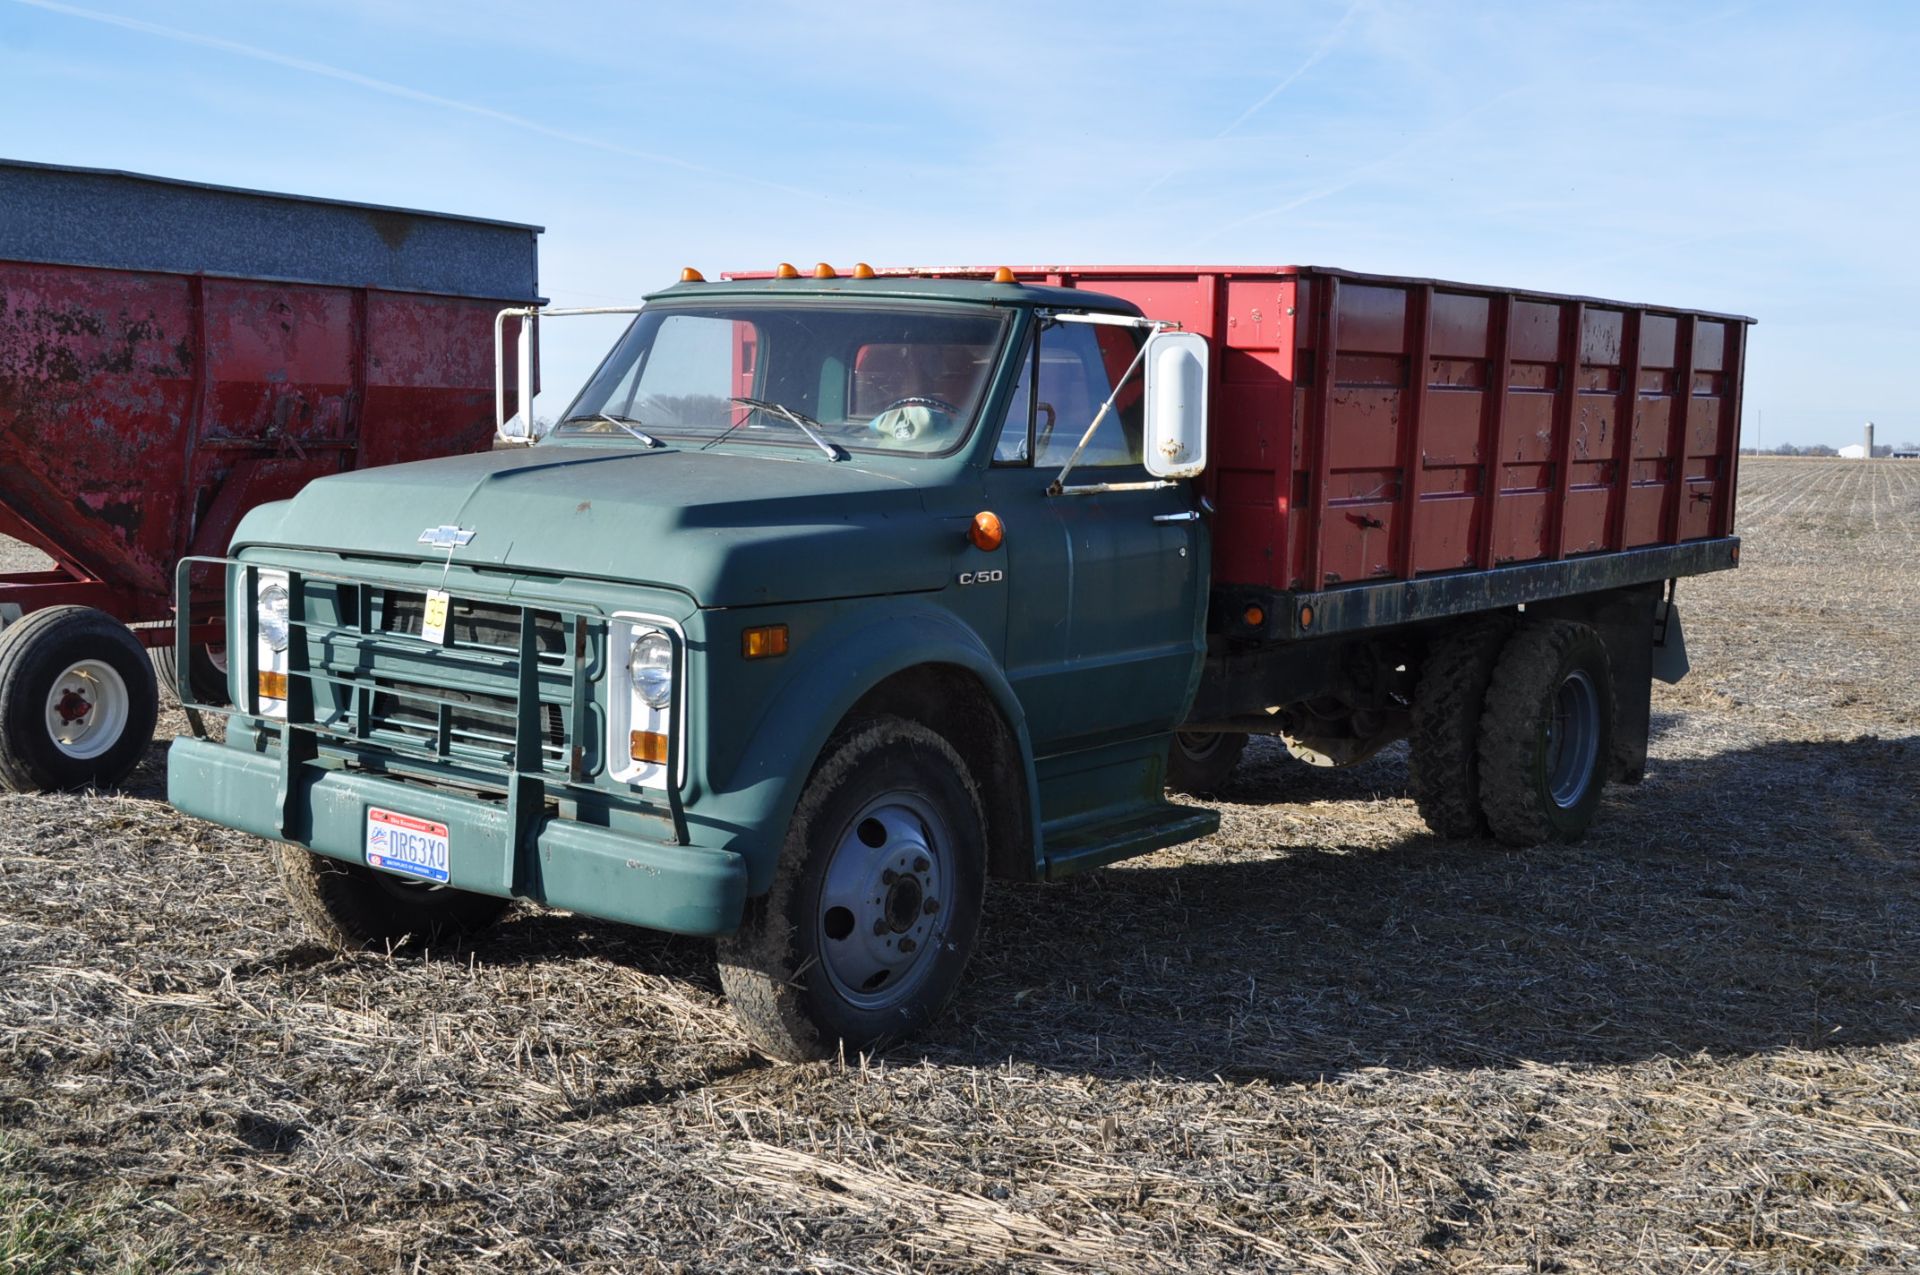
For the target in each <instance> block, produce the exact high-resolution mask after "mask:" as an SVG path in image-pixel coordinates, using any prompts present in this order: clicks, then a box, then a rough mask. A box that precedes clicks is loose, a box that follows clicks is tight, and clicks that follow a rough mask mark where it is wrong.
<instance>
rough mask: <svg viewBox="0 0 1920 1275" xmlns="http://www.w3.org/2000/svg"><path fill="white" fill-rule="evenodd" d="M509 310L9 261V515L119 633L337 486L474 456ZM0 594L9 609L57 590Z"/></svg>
mask: <svg viewBox="0 0 1920 1275" xmlns="http://www.w3.org/2000/svg"><path fill="white" fill-rule="evenodd" d="M497 309H498V303H496V302H492V301H485V300H475V299H466V298H451V297H442V296H430V295H424V294H413V293H401V292H382V291H377V290H371V289H359V288H340V287H327V286H320V285H313V284H289V283H268V282H261V281H256V280H246V279H220V278H207V277H202V276H196V275H182V274H169V273H160V272H139V271H128V270H108V269H96V268H90V267H82V266H64V265H39V264H25V263H19V262H9V261H0V506H3V507H4V508H5V509H6V510H7V511H8V517H7V518H6V519H5V521H4V524H0V525H4V527H5V528H7V529H10V530H11V531H16V532H24V533H26V535H27V538H29V539H31V540H32V542H33V543H35V544H36V545H39V546H40V547H42V548H44V549H45V550H46V551H47V552H48V553H49V554H51V555H52V556H53V557H54V559H55V560H56V561H57V562H59V564H60V566H61V568H62V571H63V572H64V573H65V575H66V576H67V577H68V578H71V579H74V580H79V581H94V582H99V584H100V585H101V586H102V587H103V588H104V589H105V590H106V592H103V593H100V594H99V595H98V596H99V597H101V598H106V599H110V601H108V602H105V603H102V605H111V606H112V608H113V610H114V612H115V614H116V615H118V616H119V618H121V619H123V620H156V619H165V618H167V617H168V616H169V615H170V614H171V595H172V591H173V565H174V563H175V561H176V560H177V559H178V558H179V557H180V556H181V555H182V554H184V553H187V552H188V551H189V550H190V549H196V548H197V549H198V550H200V551H203V552H219V551H223V550H224V549H225V548H226V546H227V542H228V538H229V537H230V535H231V534H232V531H233V525H234V523H235V522H237V521H238V519H239V517H240V515H241V514H243V513H245V511H246V510H247V509H248V508H251V507H252V506H253V505H255V504H258V503H260V502H261V501H262V500H269V499H278V498H281V497H283V496H287V495H291V494H292V493H294V492H296V491H298V490H299V488H300V487H301V486H303V485H304V484H305V483H306V482H308V481H310V480H311V479H313V478H316V477H319V476H321V475H324V474H330V473H336V472H338V471H340V470H342V469H352V468H357V467H360V466H364V465H379V464H389V463H392V462H395V461H401V460H412V459H416V458H420V457H426V456H440V455H447V454H449V453H452V452H460V451H473V450H476V449H478V448H481V447H484V446H486V445H487V443H488V440H489V439H490V437H491V435H492V431H493V401H492V400H493V362H492V324H493V315H494V313H495V311H496V310H497ZM34 583H35V582H31V581H27V580H24V579H22V580H13V581H9V580H0V599H5V600H8V601H13V602H17V603H19V604H20V605H22V606H29V607H31V606H37V605H41V604H43V602H44V600H45V599H46V598H48V597H52V596H53V595H52V594H51V593H49V592H48V590H46V589H45V588H40V587H39V586H38V585H37V584H35V588H36V590H37V591H35V592H31V593H29V592H27V591H26V590H27V588H28V586H29V584H34Z"/></svg>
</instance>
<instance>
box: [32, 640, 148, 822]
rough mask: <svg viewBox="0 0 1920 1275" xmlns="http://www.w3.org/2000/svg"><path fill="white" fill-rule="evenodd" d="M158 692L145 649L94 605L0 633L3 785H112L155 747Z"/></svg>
mask: <svg viewBox="0 0 1920 1275" xmlns="http://www.w3.org/2000/svg"><path fill="white" fill-rule="evenodd" d="M159 711H160V695H159V690H158V688H157V687H156V685H155V683H154V680H153V665H152V663H151V662H149V660H148V659H147V652H146V648H145V647H143V646H141V645H140V641H139V639H138V638H136V637H134V636H133V632H132V630H130V629H128V628H127V626H126V625H124V624H122V623H120V622H119V621H118V620H116V619H114V618H113V617H112V616H110V615H108V614H107V613H106V612H104V611H96V610H94V609H93V608H92V607H79V606H67V607H49V608H48V609H46V610H44V611H35V612H34V613H33V614H31V615H29V616H27V617H26V618H24V619H22V620H20V621H19V622H18V623H15V624H13V625H10V626H9V627H8V628H7V630H6V632H5V633H4V634H0V785H4V786H5V787H7V788H10V789H12V790H13V791H14V792H62V791H67V790H70V789H75V788H92V787H103V788H105V787H112V786H114V785H116V784H118V783H119V782H120V781H121V780H123V779H125V778H126V777H127V776H128V775H130V774H132V773H133V768H134V767H135V766H137V765H139V764H140V759H141V758H142V757H143V756H145V755H146V751H147V745H148V744H150V743H152V742H153V726H154V721H155V719H156V718H157V717H158V716H159Z"/></svg>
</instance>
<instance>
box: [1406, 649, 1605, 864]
mask: <svg viewBox="0 0 1920 1275" xmlns="http://www.w3.org/2000/svg"><path fill="white" fill-rule="evenodd" d="M1613 706H1614V698H1613V672H1612V665H1611V663H1610V662H1609V659H1608V656H1607V650H1606V646H1605V644H1604V643H1603V642H1601V640H1600V637H1599V635H1598V634H1597V633H1595V632H1594V631H1593V629H1592V628H1591V627H1589V626H1588V625H1585V624H1580V623H1577V622H1574V621H1570V620H1523V621H1517V620H1515V619H1514V618H1513V617H1511V616H1504V615H1503V616H1489V617H1483V618H1477V619H1473V620H1468V621H1464V622H1462V623H1460V624H1458V625H1456V626H1455V627H1454V628H1452V629H1451V630H1450V631H1448V632H1445V633H1443V634H1442V635H1441V636H1440V637H1439V638H1438V639H1436V641H1435V642H1434V644H1433V646H1432V647H1431V649H1430V650H1429V651H1428V653H1427V657H1426V659H1425V661H1424V663H1423V666H1422V669H1421V675H1420V683H1419V686H1418V688H1417V689H1416V690H1415V693H1414V701H1413V730H1412V736H1411V744H1412V749H1411V752H1412V758H1411V765H1410V767H1409V773H1408V784H1409V787H1410V788H1411V789H1412V792H1413V798H1414V802H1415V804H1416V805H1418V806H1419V808H1420V814H1421V817H1422V818H1424V819H1425V820H1426V822H1427V826H1428V827H1429V828H1431V829H1432V830H1433V831H1434V832H1435V833H1437V834H1439V835H1440V836H1443V837H1475V836H1484V835H1486V834H1488V833H1491V834H1492V835H1493V836H1494V837H1496V838H1498V839H1499V840H1500V841H1502V842H1505V843H1506V844H1508V845H1513V846H1531V845H1539V844H1541V843H1543V842H1549V841H1558V842H1568V841H1577V840H1579V839H1580V837H1581V836H1583V835H1584V834H1585V833H1586V830H1587V827H1588V825H1589V824H1591V823H1592V822H1593V817H1594V814H1595V812H1596V811H1597V810H1598V808H1599V804H1600V793H1601V789H1602V788H1604V787H1605V785H1606V767H1607V758H1608V755H1609V752H1610V751H1611V749H1612V746H1613Z"/></svg>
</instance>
